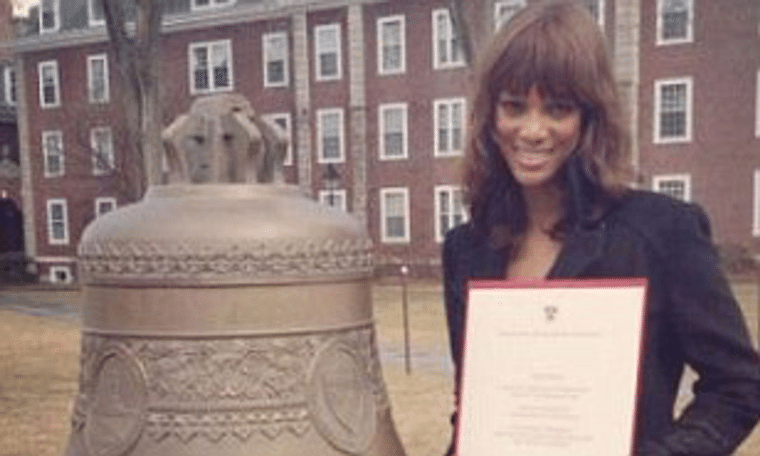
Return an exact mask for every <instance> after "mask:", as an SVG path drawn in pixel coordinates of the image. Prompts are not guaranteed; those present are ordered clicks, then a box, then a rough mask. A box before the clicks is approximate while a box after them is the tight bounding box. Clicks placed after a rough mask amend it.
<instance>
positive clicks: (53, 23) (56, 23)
mask: <svg viewBox="0 0 760 456" xmlns="http://www.w3.org/2000/svg"><path fill="white" fill-rule="evenodd" d="M39 3H40V4H39V13H40V33H46V32H56V31H58V29H59V28H60V27H61V4H60V0H40V2H39Z"/></svg>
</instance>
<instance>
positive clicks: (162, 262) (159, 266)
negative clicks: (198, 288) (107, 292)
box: [79, 238, 373, 282]
mask: <svg viewBox="0 0 760 456" xmlns="http://www.w3.org/2000/svg"><path fill="white" fill-rule="evenodd" d="M371 248H372V243H371V241H369V240H367V239H351V238H349V239H296V240H291V239H275V240H268V241H254V242H247V243H232V244H231V243H229V242H217V243H214V242H209V241H205V240H204V241H196V242H189V241H185V242H182V241H179V242H177V241H173V242H172V241H166V242H160V241H145V240H121V241H118V240H109V241H104V242H92V243H88V244H86V245H83V246H82V247H81V248H80V251H79V258H80V260H79V264H80V271H81V273H82V274H83V275H85V276H86V277H87V278H88V279H90V280H95V281H99V282H100V281H109V280H125V279H132V280H136V281H138V282H145V281H170V282H174V281H185V282H198V281H206V280H210V281H223V282H234V281H240V280H244V281H246V282H249V281H251V280H252V279H253V280H257V281H268V280H272V279H274V278H277V279H291V280H297V279H304V278H317V277H328V278H330V277H339V276H362V275H367V274H370V273H371V272H372V267H373V263H372V252H371Z"/></svg>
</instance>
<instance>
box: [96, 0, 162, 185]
mask: <svg viewBox="0 0 760 456" xmlns="http://www.w3.org/2000/svg"><path fill="white" fill-rule="evenodd" d="M99 1H100V2H101V3H102V5H103V13H104V16H105V20H106V27H107V29H108V35H109V38H110V40H111V45H112V46H113V50H114V54H115V56H116V65H117V67H118V74H119V79H120V82H121V84H120V87H121V90H120V92H119V97H120V98H121V102H122V106H123V108H124V113H125V116H126V130H127V132H128V136H129V138H130V139H129V143H130V147H129V149H130V150H129V153H132V154H134V155H135V157H136V158H138V159H136V160H131V161H130V162H132V163H134V166H138V167H141V168H142V169H141V170H139V171H142V172H137V171H138V170H134V171H135V175H138V176H142V178H141V179H139V181H140V182H139V183H138V184H137V185H136V194H135V195H134V196H135V198H139V197H141V196H142V195H143V194H144V193H145V190H146V189H147V187H148V186H149V185H154V184H157V183H159V182H160V177H161V117H162V116H161V107H160V93H159V62H160V61H159V45H160V43H159V39H160V34H161V18H162V16H163V0H133V2H132V1H129V2H125V1H124V0H99ZM132 5H133V6H134V16H135V18H134V19H135V21H134V22H135V27H134V32H133V33H132V32H131V30H128V19H131V18H130V17H129V15H130V14H131V13H132V11H130V9H129V8H130V6H132ZM129 22H131V20H130V21H129Z"/></svg>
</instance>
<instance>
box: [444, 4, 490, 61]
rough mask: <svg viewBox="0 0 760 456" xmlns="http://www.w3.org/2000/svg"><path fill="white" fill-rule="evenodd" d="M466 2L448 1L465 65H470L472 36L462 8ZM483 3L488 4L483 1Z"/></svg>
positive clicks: (472, 50) (465, 13)
mask: <svg viewBox="0 0 760 456" xmlns="http://www.w3.org/2000/svg"><path fill="white" fill-rule="evenodd" d="M465 2H466V0H448V8H449V15H450V16H451V24H452V26H453V28H454V30H456V33H457V34H458V36H459V43H460V44H461V46H462V54H463V55H464V61H465V64H467V65H468V66H470V65H472V54H473V52H474V49H473V45H472V38H471V36H472V34H471V33H470V27H469V23H468V21H467V12H466V11H465V8H464V6H465V5H464V3H465ZM484 3H486V4H487V3H490V2H488V1H484Z"/></svg>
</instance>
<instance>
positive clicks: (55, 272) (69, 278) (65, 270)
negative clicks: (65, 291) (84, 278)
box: [49, 266, 74, 284]
mask: <svg viewBox="0 0 760 456" xmlns="http://www.w3.org/2000/svg"><path fill="white" fill-rule="evenodd" d="M49 280H50V283H63V284H69V283H72V282H73V281H74V275H73V274H72V273H71V267H69V266H50V277H49Z"/></svg>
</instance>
